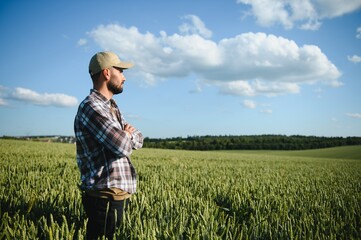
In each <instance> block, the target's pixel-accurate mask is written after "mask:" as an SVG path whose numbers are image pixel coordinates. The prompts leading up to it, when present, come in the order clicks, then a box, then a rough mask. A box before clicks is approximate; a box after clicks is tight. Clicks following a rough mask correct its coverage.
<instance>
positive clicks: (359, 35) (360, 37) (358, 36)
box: [356, 27, 361, 39]
mask: <svg viewBox="0 0 361 240" xmlns="http://www.w3.org/2000/svg"><path fill="white" fill-rule="evenodd" d="M356 32H357V34H356V38H358V39H361V27H358V28H357V30H356Z"/></svg>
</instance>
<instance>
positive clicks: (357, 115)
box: [346, 113, 361, 119]
mask: <svg viewBox="0 0 361 240" xmlns="http://www.w3.org/2000/svg"><path fill="white" fill-rule="evenodd" d="M346 115H347V116H349V117H351V118H357V119H361V113H346Z"/></svg>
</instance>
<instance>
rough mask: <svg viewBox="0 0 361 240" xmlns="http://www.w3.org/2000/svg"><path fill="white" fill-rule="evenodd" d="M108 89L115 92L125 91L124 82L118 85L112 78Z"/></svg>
mask: <svg viewBox="0 0 361 240" xmlns="http://www.w3.org/2000/svg"><path fill="white" fill-rule="evenodd" d="M108 89H109V90H110V91H111V92H112V93H113V94H114V95H116V94H120V93H122V92H123V87H122V84H120V85H119V86H117V85H116V84H114V82H113V81H112V80H110V81H109V82H108Z"/></svg>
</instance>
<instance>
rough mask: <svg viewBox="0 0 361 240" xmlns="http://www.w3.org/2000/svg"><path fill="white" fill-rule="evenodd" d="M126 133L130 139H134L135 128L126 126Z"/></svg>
mask: <svg viewBox="0 0 361 240" xmlns="http://www.w3.org/2000/svg"><path fill="white" fill-rule="evenodd" d="M124 131H125V132H126V133H127V135H128V137H130V138H132V133H133V132H134V131H135V128H134V127H133V126H132V125H130V124H125V125H124Z"/></svg>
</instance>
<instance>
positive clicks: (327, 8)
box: [237, 0, 361, 30]
mask: <svg viewBox="0 0 361 240" xmlns="http://www.w3.org/2000/svg"><path fill="white" fill-rule="evenodd" d="M237 3H241V4H246V5H250V6H251V13H252V14H253V15H254V16H255V18H256V19H257V22H258V23H259V24H260V25H262V26H272V25H275V24H281V25H283V27H284V28H286V29H291V28H293V27H294V26H295V25H297V26H298V27H299V28H301V29H306V30H317V29H318V28H320V26H321V22H320V21H321V20H323V19H325V18H334V17H338V16H342V15H344V14H347V13H350V12H353V11H356V10H357V9H359V8H360V7H361V1H360V0H343V1H340V0H303V1H299V0H237Z"/></svg>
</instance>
